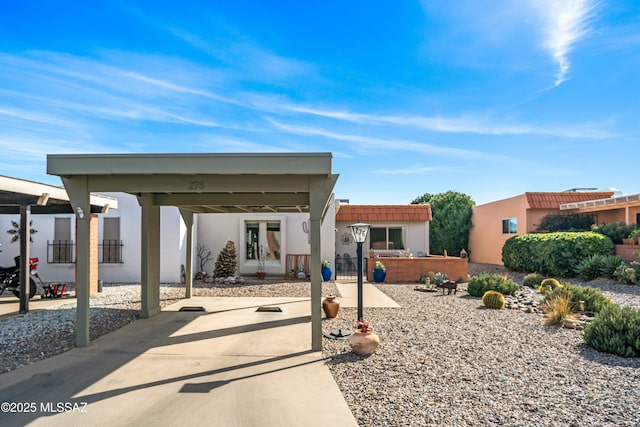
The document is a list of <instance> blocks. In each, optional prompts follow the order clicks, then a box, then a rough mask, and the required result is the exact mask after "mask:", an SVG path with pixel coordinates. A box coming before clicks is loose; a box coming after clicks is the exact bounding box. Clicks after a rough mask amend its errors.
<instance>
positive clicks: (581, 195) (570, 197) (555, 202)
mask: <svg viewBox="0 0 640 427" xmlns="http://www.w3.org/2000/svg"><path fill="white" fill-rule="evenodd" d="M613 194H614V193H613V191H598V192H572V191H565V192H561V193H560V192H558V193H550V192H545V193H525V196H526V198H527V204H528V206H529V209H558V208H559V207H560V205H562V204H565V203H575V202H585V201H587V200H598V199H607V198H609V197H612V196H613Z"/></svg>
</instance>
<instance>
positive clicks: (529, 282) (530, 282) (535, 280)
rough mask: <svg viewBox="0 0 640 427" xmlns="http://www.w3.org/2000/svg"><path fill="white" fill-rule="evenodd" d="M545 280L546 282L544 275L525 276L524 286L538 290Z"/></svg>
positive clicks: (532, 274) (531, 274)
mask: <svg viewBox="0 0 640 427" xmlns="http://www.w3.org/2000/svg"><path fill="white" fill-rule="evenodd" d="M543 280H544V276H543V275H542V274H538V273H530V274H527V275H526V276H524V279H523V280H522V285H523V286H527V287H529V288H534V289H538V288H539V287H540V284H541V283H542V281H543Z"/></svg>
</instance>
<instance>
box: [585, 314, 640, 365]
mask: <svg viewBox="0 0 640 427" xmlns="http://www.w3.org/2000/svg"><path fill="white" fill-rule="evenodd" d="M584 340H585V341H586V343H587V344H589V345H590V346H591V347H593V348H595V349H596V350H598V351H602V352H605V353H612V354H617V355H618V356H622V357H639V356H640V310H635V309H632V308H630V307H625V308H620V307H619V306H618V305H615V304H611V305H609V306H607V307H606V308H604V309H603V310H601V311H600V312H599V313H598V314H597V315H596V316H595V319H593V321H592V322H590V323H588V324H587V325H586V326H585V328H584Z"/></svg>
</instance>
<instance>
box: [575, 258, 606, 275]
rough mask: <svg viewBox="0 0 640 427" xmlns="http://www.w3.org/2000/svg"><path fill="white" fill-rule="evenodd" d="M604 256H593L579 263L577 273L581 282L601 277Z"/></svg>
mask: <svg viewBox="0 0 640 427" xmlns="http://www.w3.org/2000/svg"><path fill="white" fill-rule="evenodd" d="M603 258H604V256H603V255H591V256H589V257H587V258H585V259H583V260H582V261H580V262H579V263H578V265H577V266H576V273H577V274H578V277H580V280H584V281H585V282H588V281H590V280H593V279H596V278H598V277H599V276H600V269H601V265H602V259H603Z"/></svg>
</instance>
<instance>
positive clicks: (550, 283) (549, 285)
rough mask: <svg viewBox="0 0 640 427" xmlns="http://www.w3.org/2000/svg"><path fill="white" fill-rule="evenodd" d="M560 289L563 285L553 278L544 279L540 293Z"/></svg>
mask: <svg viewBox="0 0 640 427" xmlns="http://www.w3.org/2000/svg"><path fill="white" fill-rule="evenodd" d="M558 287H560V288H561V287H562V285H561V284H560V282H558V281H557V280H556V279H553V278H549V279H544V280H543V281H542V283H540V292H542V293H545V292H547V291H552V290H554V289H555V288H558Z"/></svg>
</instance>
